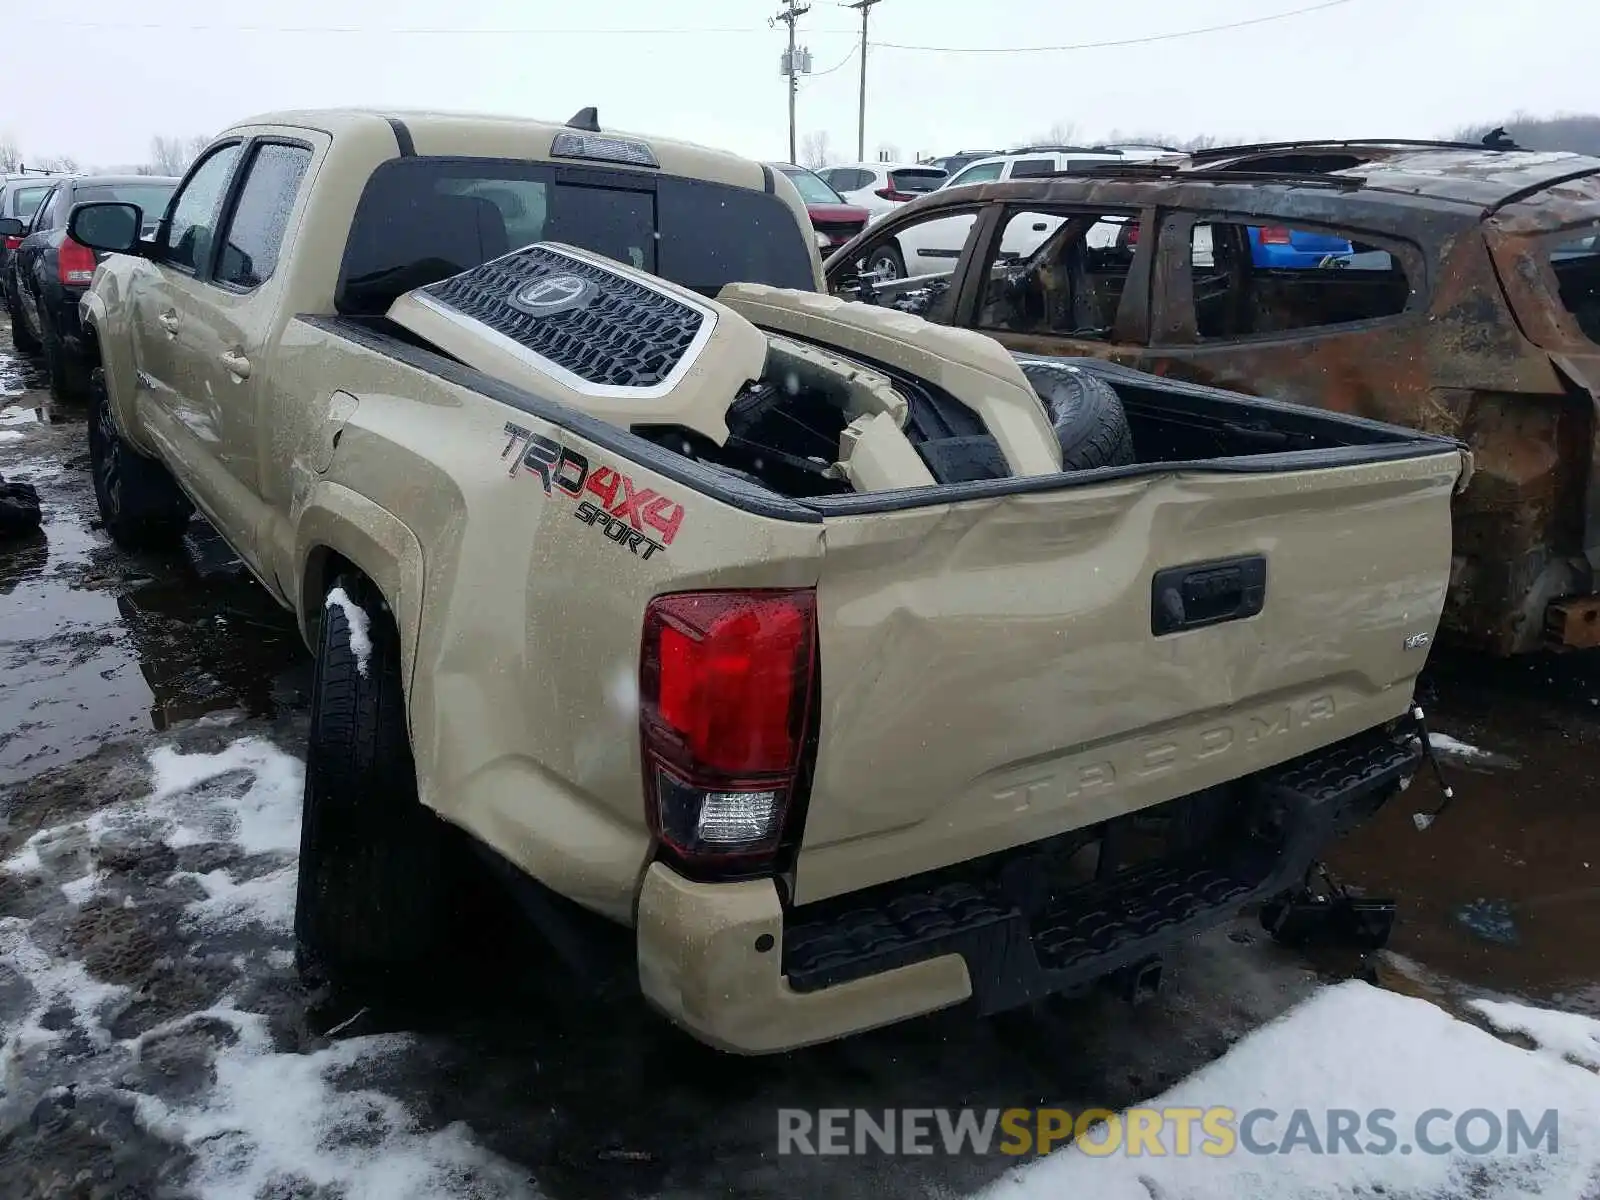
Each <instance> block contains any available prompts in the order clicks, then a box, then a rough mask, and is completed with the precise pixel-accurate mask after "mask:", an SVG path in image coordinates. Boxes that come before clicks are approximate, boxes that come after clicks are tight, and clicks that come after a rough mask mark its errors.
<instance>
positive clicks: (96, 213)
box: [67, 201, 144, 254]
mask: <svg viewBox="0 0 1600 1200" xmlns="http://www.w3.org/2000/svg"><path fill="white" fill-rule="evenodd" d="M143 228H144V211H143V210H142V209H141V208H140V207H139V206H138V205H137V204H119V203H115V202H113V201H103V202H98V203H94V204H78V205H74V206H73V209H72V213H71V215H69V216H68V217H67V236H68V237H70V238H71V239H72V240H73V241H75V242H78V243H81V244H82V245H85V246H88V247H89V248H90V249H91V250H109V251H110V252H112V253H113V254H134V253H137V252H138V249H139V231H140V230H141V229H143Z"/></svg>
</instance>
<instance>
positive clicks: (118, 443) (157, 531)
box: [89, 367, 194, 550]
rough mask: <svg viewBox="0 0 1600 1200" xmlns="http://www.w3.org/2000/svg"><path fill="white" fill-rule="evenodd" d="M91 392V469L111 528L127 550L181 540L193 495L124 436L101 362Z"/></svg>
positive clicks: (92, 377)
mask: <svg viewBox="0 0 1600 1200" xmlns="http://www.w3.org/2000/svg"><path fill="white" fill-rule="evenodd" d="M89 397H90V401H89V403H90V412H89V473H90V475H91V477H92V478H93V479H94V498H95V501H96V502H97V503H98V504H99V506H100V520H101V522H102V523H103V524H104V525H105V528H106V532H107V533H109V534H110V535H111V540H112V541H114V542H116V543H117V545H119V546H121V547H122V548H123V549H125V550H155V549H162V548H165V547H168V546H172V545H175V544H176V543H177V541H178V539H179V538H181V537H182V536H183V531H184V530H185V529H186V528H188V525H189V517H190V516H191V515H192V514H193V512H194V506H193V505H191V504H190V503H189V497H187V496H185V495H184V494H183V490H182V489H181V488H180V487H178V484H177V481H176V480H174V479H173V478H172V475H171V473H170V472H169V471H168V470H167V469H166V468H165V467H164V466H162V465H161V464H160V463H159V462H157V461H156V460H155V459H153V458H146V457H145V456H144V455H142V454H140V453H139V452H138V451H136V450H134V449H133V448H132V447H131V446H129V445H128V444H127V443H126V442H125V441H123V440H122V434H121V433H120V432H118V430H117V423H116V420H115V418H113V417H112V415H111V397H110V396H109V395H108V394H107V392H106V377H105V371H104V370H102V369H101V368H99V367H96V368H95V369H94V371H93V372H92V373H91V374H90V376H89Z"/></svg>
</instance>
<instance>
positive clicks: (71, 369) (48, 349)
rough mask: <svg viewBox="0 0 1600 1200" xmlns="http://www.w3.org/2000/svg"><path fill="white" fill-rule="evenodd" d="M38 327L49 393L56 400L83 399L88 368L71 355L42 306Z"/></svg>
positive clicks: (85, 393)
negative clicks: (42, 346) (48, 377)
mask: <svg viewBox="0 0 1600 1200" xmlns="http://www.w3.org/2000/svg"><path fill="white" fill-rule="evenodd" d="M39 329H40V332H41V333H42V335H43V336H42V339H41V340H42V341H43V342H44V362H45V367H46V369H47V370H48V372H49V375H50V394H51V395H52V396H54V397H55V398H56V399H57V400H67V401H72V400H83V399H86V398H87V397H88V395H89V378H88V376H89V368H88V365H87V364H86V363H84V362H83V361H82V360H81V359H78V358H75V357H73V354H72V352H71V351H70V350H68V349H67V344H66V343H65V342H63V341H62V340H61V337H60V335H58V334H57V333H56V330H55V325H54V324H53V323H52V322H51V320H50V318H49V317H47V316H46V315H45V314H44V312H43V310H42V308H41V311H40V313H39Z"/></svg>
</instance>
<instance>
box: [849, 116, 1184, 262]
mask: <svg viewBox="0 0 1600 1200" xmlns="http://www.w3.org/2000/svg"><path fill="white" fill-rule="evenodd" d="M1166 158H1171V159H1172V160H1173V161H1179V160H1181V159H1182V158H1183V155H1182V154H1181V153H1179V152H1177V151H1168V150H1166V149H1165V148H1163V147H1160V146H1149V147H1146V146H1137V147H1135V146H1127V147H1120V146H1118V147H1111V146H1105V147H1095V148H1088V147H1077V146H1029V147H1025V148H1024V149H1021V150H1012V151H1008V152H1007V153H1005V154H995V155H991V156H990V157H988V158H980V159H979V160H978V161H976V162H973V163H969V164H967V165H966V166H965V167H963V168H961V170H959V171H957V172H956V173H955V174H954V175H952V176H950V177H949V178H948V179H946V180H945V181H944V182H943V183H941V184H940V185H939V190H940V191H945V190H947V189H949V188H955V187H965V186H966V185H968V184H974V183H998V182H1004V181H1005V180H1008V179H1025V178H1027V177H1028V176H1030V175H1054V174H1060V173H1064V172H1070V171H1075V170H1082V169H1085V168H1094V167H1105V166H1115V165H1118V164H1132V163H1145V162H1159V161H1162V160H1163V159H1166ZM824 174H826V172H824ZM834 186H835V187H836V188H837V187H838V185H837V184H835V185H834ZM853 202H854V203H860V202H859V201H853ZM972 221H973V218H972V217H971V216H967V215H958V216H952V217H946V218H945V219H944V220H942V221H926V222H924V223H922V224H920V225H915V226H912V227H911V228H910V229H907V230H906V231H905V232H904V233H903V234H902V235H901V236H900V237H899V238H898V239H896V241H894V242H892V243H890V244H888V245H884V246H880V247H878V248H877V249H876V250H875V251H874V252H873V255H872V261H871V262H869V263H867V264H866V265H865V269H866V270H867V271H869V272H871V273H872V274H873V275H874V276H876V277H877V278H879V279H884V280H888V279H904V278H916V277H919V276H923V275H934V276H937V275H948V274H949V273H950V271H951V269H952V268H953V267H954V266H955V260H956V258H957V256H958V255H959V254H960V253H961V247H962V246H963V245H964V244H965V242H966V240H967V231H968V230H969V229H970V228H972ZM1060 225H1061V218H1059V217H1044V216H1041V217H1040V219H1039V220H1037V221H1034V222H1030V223H1029V224H1027V225H1026V226H1024V225H1023V224H1022V223H1021V222H1013V223H1012V225H1011V226H1010V227H1008V229H1007V232H1006V239H1005V242H1004V244H1003V245H1002V247H1001V252H1002V253H1003V254H1004V255H1005V256H1006V257H1008V258H1010V257H1013V256H1015V257H1019V258H1027V257H1028V256H1029V255H1031V254H1032V253H1033V252H1034V251H1035V250H1037V249H1038V248H1039V247H1040V246H1042V245H1044V243H1045V241H1046V240H1047V239H1048V238H1049V237H1050V235H1051V234H1052V233H1054V232H1055V231H1056V229H1058V228H1059V227H1060ZM1119 232H1120V230H1119V228H1117V227H1113V226H1112V225H1110V224H1107V225H1106V227H1105V228H1104V229H1099V228H1097V229H1096V230H1095V231H1093V233H1092V234H1091V244H1097V243H1096V242H1095V241H1094V239H1095V238H1096V237H1099V238H1103V239H1104V241H1105V243H1106V244H1107V245H1110V244H1112V243H1113V242H1114V241H1115V239H1116V238H1117V236H1118V235H1119Z"/></svg>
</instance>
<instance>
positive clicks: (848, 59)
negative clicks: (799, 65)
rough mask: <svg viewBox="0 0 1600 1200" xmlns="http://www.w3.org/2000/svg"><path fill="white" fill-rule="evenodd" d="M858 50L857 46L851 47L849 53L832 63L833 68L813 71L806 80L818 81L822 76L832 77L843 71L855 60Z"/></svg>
mask: <svg viewBox="0 0 1600 1200" xmlns="http://www.w3.org/2000/svg"><path fill="white" fill-rule="evenodd" d="M859 49H860V47H859V46H851V47H850V53H849V54H846V55H845V56H844V57H843V58H841V59H840V60H839V61H838V62H836V63H834V64H833V66H831V67H829V68H828V69H827V70H826V71H813V72H811V74H809V75H807V76H806V78H807V79H820V78H821V77H822V76H824V75H832V74H833V73H834V72H835V71H842V70H844V69H845V68H846V67H848V66H849V65H850V64H851V63H852V62H853V61H854V60H855V57H856V51H857V50H859Z"/></svg>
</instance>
